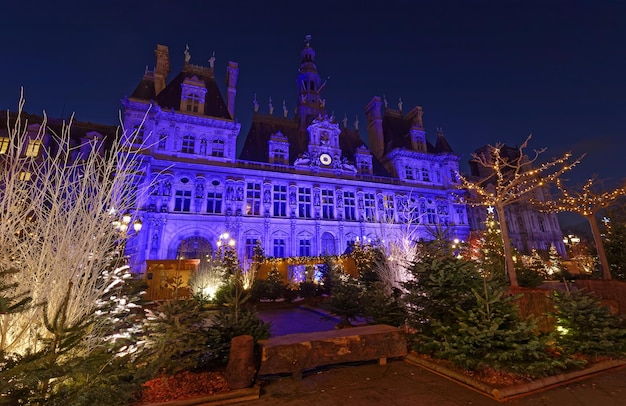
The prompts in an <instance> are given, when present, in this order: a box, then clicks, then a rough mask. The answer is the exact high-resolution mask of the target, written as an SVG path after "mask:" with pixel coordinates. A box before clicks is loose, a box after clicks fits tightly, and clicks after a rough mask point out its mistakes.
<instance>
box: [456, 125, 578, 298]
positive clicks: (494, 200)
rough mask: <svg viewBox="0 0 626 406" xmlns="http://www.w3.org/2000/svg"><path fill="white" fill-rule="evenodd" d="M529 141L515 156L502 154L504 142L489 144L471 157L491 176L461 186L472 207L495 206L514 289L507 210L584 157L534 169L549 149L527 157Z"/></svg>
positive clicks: (565, 157)
mask: <svg viewBox="0 0 626 406" xmlns="http://www.w3.org/2000/svg"><path fill="white" fill-rule="evenodd" d="M530 138H531V137H530V136H529V137H528V138H526V141H524V142H523V143H522V145H520V146H519V147H518V149H517V152H516V154H515V156H513V157H511V156H507V155H505V154H502V149H503V147H504V144H502V143H498V144H496V145H494V146H492V145H488V146H487V150H486V152H484V153H480V154H478V153H475V154H472V158H473V159H474V160H475V162H477V163H478V164H479V165H480V166H482V167H484V168H487V169H488V170H489V172H490V174H488V175H487V176H485V177H483V178H481V179H479V180H473V179H470V178H468V177H465V176H462V175H460V176H459V177H460V179H461V187H462V188H464V189H468V190H469V197H468V203H469V204H472V205H476V206H491V207H494V208H495V210H496V213H497V214H498V221H499V222H500V229H501V231H502V242H503V244H504V258H505V267H506V272H507V274H508V275H509V283H510V284H511V286H513V287H517V286H518V282H517V275H516V273H515V266H514V263H513V254H512V249H511V243H510V240H509V233H508V227H507V221H506V217H505V212H504V208H505V207H506V206H508V205H509V204H512V203H516V202H519V201H520V200H522V199H524V198H527V197H528V194H529V193H530V192H532V191H534V190H536V189H538V188H541V187H544V186H545V185H548V184H550V183H552V182H555V181H556V180H557V179H558V178H559V177H560V176H561V175H562V174H563V173H565V172H567V171H569V170H570V169H572V167H574V166H575V165H576V164H578V163H579V162H580V159H582V156H581V157H580V158H578V159H576V160H571V157H572V154H571V153H569V152H568V153H566V154H565V155H563V156H562V157H561V158H558V159H557V158H553V159H552V160H550V161H548V162H546V163H542V164H540V165H538V166H537V167H535V166H536V165H537V164H536V163H537V160H538V159H539V156H540V155H541V154H542V153H543V152H544V151H545V150H546V149H545V148H542V149H540V150H534V153H533V156H532V157H528V156H526V155H525V154H524V149H525V148H526V147H527V146H528V142H529V141H530Z"/></svg>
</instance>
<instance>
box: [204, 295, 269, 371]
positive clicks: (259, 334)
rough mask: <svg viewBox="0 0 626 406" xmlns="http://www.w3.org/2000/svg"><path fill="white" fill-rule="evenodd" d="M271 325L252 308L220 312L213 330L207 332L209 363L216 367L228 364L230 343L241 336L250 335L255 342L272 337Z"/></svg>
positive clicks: (213, 324)
mask: <svg viewBox="0 0 626 406" xmlns="http://www.w3.org/2000/svg"><path fill="white" fill-rule="evenodd" d="M270 328H271V323H265V322H263V321H262V320H261V319H259V316H258V314H257V312H256V311H255V310H254V309H253V308H250V307H247V308H242V309H240V310H239V312H236V311H235V309H234V307H227V308H225V309H224V310H222V311H220V312H219V313H218V314H217V315H216V316H215V317H214V318H213V320H212V324H211V328H210V329H209V330H208V332H207V336H206V338H207V346H208V349H209V353H208V354H207V359H206V362H207V363H212V364H215V365H219V364H225V363H226V362H228V356H229V352H230V341H231V340H232V339H233V338H234V337H237V336H239V335H244V334H246V335H250V336H252V337H254V342H255V343H256V342H257V341H259V340H263V339H266V338H269V337H270Z"/></svg>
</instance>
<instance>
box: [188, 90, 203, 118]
mask: <svg viewBox="0 0 626 406" xmlns="http://www.w3.org/2000/svg"><path fill="white" fill-rule="evenodd" d="M200 101H201V97H200V95H199V94H196V93H190V94H189V95H188V96H187V111H188V112H189V113H197V112H198V110H199V109H200Z"/></svg>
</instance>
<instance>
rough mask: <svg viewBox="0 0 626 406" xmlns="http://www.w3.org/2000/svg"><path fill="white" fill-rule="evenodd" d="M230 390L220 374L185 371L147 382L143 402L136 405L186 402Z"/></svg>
mask: <svg viewBox="0 0 626 406" xmlns="http://www.w3.org/2000/svg"><path fill="white" fill-rule="evenodd" d="M228 390H229V387H228V383H227V382H226V379H224V376H223V375H222V374H221V373H219V372H200V373H194V372H187V371H183V372H179V373H177V374H175V375H171V376H162V377H159V378H155V379H152V380H150V381H148V382H146V383H145V384H144V385H143V391H142V393H141V400H140V401H139V402H138V403H137V404H136V405H142V404H147V403H161V402H169V401H172V400H184V399H190V398H195V397H198V396H206V395H213V394H216V393H221V392H227V391H228Z"/></svg>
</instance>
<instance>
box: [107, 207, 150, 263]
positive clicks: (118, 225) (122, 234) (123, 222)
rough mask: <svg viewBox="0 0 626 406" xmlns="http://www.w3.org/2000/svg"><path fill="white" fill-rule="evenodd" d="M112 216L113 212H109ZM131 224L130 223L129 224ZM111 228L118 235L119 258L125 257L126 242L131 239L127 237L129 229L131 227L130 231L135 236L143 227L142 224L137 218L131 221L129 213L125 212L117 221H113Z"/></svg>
mask: <svg viewBox="0 0 626 406" xmlns="http://www.w3.org/2000/svg"><path fill="white" fill-rule="evenodd" d="M111 212H112V214H115V211H114V210H112V211H111ZM131 222H132V223H131ZM112 224H113V227H114V228H115V229H116V230H117V231H118V233H119V240H118V241H119V243H118V247H119V248H120V256H122V257H124V258H125V257H126V242H127V240H128V239H129V238H130V237H131V235H129V228H130V227H131V226H132V230H133V231H134V232H135V235H137V234H139V232H140V231H141V228H142V227H143V223H142V222H141V219H139V218H137V219H135V221H133V217H132V215H131V214H130V213H129V212H125V213H124V214H122V216H121V217H120V218H119V219H115V220H113V223H112Z"/></svg>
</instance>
